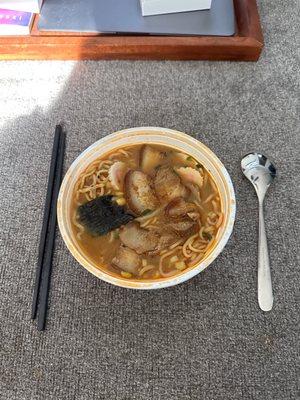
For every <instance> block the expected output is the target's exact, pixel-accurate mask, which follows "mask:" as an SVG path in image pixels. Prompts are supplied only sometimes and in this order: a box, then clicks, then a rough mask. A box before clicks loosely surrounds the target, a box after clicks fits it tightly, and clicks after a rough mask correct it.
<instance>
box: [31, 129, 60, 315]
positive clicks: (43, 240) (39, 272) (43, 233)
mask: <svg viewBox="0 0 300 400" xmlns="http://www.w3.org/2000/svg"><path fill="white" fill-rule="evenodd" d="M61 132H62V127H61V126H60V125H57V126H56V129H55V135H54V141H53V150H52V157H51V163H50V171H49V178H48V187H47V195H46V201H45V209H44V217H43V225H42V230H41V236H40V244H39V252H38V261H37V266H36V276H35V284H34V292H33V300H32V309H31V318H32V319H35V318H36V312H37V305H38V298H39V291H40V284H41V275H42V269H43V258H44V253H45V246H46V239H47V230H48V223H49V216H50V210H51V201H52V191H53V185H54V180H55V171H56V164H57V157H58V150H59V141H60V135H61Z"/></svg>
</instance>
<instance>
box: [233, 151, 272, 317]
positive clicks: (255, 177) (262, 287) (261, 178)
mask: <svg viewBox="0 0 300 400" xmlns="http://www.w3.org/2000/svg"><path fill="white" fill-rule="evenodd" d="M241 167H242V171H243V173H244V175H245V176H246V178H247V179H249V181H250V182H251V183H252V185H253V186H254V188H255V191H256V194H257V197H258V203H259V237H258V274H257V288H258V294H257V295H258V304H259V306H260V308H261V309H262V310H263V311H270V310H271V309H272V306H273V291H272V280H271V270H270V261H269V252H268V243H267V236H266V230H265V221H264V210H263V202H264V198H265V194H266V192H267V190H268V188H269V186H270V184H271V183H272V182H273V179H274V178H275V176H276V168H275V166H274V164H273V163H272V162H271V161H270V160H269V159H268V158H267V157H266V156H264V155H263V154H260V153H249V154H247V155H246V156H244V158H243V159H242V161H241Z"/></svg>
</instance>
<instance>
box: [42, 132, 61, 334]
mask: <svg viewBox="0 0 300 400" xmlns="http://www.w3.org/2000/svg"><path fill="white" fill-rule="evenodd" d="M65 139H66V138H65V133H64V132H62V130H61V132H60V140H59V153H58V158H57V164H56V170H55V172H56V173H55V175H56V176H55V181H54V187H53V193H52V202H51V214H50V220H49V227H48V237H47V245H46V248H45V254H44V258H43V274H42V281H41V288H40V301H39V312H38V323H37V325H38V330H39V331H42V330H44V329H45V322H46V315H47V304H48V294H49V289H50V278H51V271H52V257H53V250H54V241H55V231H56V222H57V221H56V206H57V198H58V194H59V189H60V185H61V179H62V171H63V162H64V150H65Z"/></svg>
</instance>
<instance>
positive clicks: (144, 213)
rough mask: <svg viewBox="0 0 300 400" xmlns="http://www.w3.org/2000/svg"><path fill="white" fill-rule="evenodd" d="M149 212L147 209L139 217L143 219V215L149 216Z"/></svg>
mask: <svg viewBox="0 0 300 400" xmlns="http://www.w3.org/2000/svg"><path fill="white" fill-rule="evenodd" d="M151 212H152V210H149V209H148V208H147V209H146V210H144V211H143V212H142V213H141V217H144V215H147V214H150V213H151Z"/></svg>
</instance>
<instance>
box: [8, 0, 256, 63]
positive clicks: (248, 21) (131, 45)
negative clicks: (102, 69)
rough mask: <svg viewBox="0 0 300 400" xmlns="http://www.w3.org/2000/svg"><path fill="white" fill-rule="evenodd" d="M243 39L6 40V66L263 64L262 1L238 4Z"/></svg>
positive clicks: (51, 35) (48, 36) (69, 36)
mask: <svg viewBox="0 0 300 400" xmlns="http://www.w3.org/2000/svg"><path fill="white" fill-rule="evenodd" d="M234 7H235V14H236V22H237V33H236V34H235V36H230V37H213V36H142V35H122V36H121V35H120V36H119V35H101V34H100V35H92V34H81V33H78V32H77V33H66V32H39V31H38V30H37V18H38V17H37V18H36V20H35V23H34V26H33V29H32V33H31V35H30V36H9V37H8V36H6V37H5V36H2V37H1V36H0V60H104V59H107V60H110V59H134V60H138V59H141V60H233V61H237V60H240V61H257V60H258V59H259V56H260V53H261V51H262V48H263V35H262V30H261V25H260V21H259V15H258V10H257V5H256V0H234Z"/></svg>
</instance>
